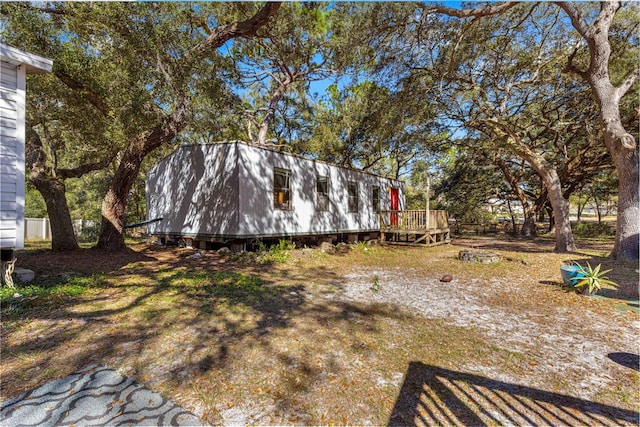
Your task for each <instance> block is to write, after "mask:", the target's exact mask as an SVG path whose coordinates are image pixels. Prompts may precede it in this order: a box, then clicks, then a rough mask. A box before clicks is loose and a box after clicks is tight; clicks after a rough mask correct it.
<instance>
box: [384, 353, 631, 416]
mask: <svg viewBox="0 0 640 427" xmlns="http://www.w3.org/2000/svg"><path fill="white" fill-rule="evenodd" d="M638 421H639V414H638V412H635V411H630V410H627V409H622V408H617V407H613V406H609V405H604V404H600V403H596V402H592V401H588V400H584V399H579V398H575V397H571V396H566V395H562V394H558V393H553V392H548V391H544V390H540V389H535V388H531V387H526V386H522V385H519V384H511V383H506V382H503V381H497V380H494V379H491V378H487V377H483V376H479V375H473V374H468V373H464V372H457V371H452V370H448V369H444V368H440V367H437V366H430V365H426V364H424V363H421V362H411V363H409V367H408V370H407V372H406V375H405V379H404V382H403V384H402V388H401V389H400V393H399V395H398V398H397V400H396V403H395V406H394V408H393V411H392V413H391V416H390V418H389V422H388V425H389V426H409V425H415V426H422V425H468V426H488V425H550V426H555V425H594V426H601V425H638Z"/></svg>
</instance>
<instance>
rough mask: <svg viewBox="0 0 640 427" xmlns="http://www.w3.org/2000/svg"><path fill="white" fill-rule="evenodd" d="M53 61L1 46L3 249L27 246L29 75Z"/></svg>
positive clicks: (0, 244) (0, 236)
mask: <svg viewBox="0 0 640 427" xmlns="http://www.w3.org/2000/svg"><path fill="white" fill-rule="evenodd" d="M52 65H53V62H52V61H51V60H50V59H47V58H44V57H41V56H38V55H34V54H32V53H29V52H25V51H23V50H20V49H18V48H15V47H13V46H9V45H6V44H4V43H0V248H3V249H4V248H6V249H22V248H23V246H24V193H25V190H24V184H25V182H24V181H25V164H24V162H25V147H24V144H25V140H24V138H25V102H26V75H27V73H38V72H48V71H51V68H52Z"/></svg>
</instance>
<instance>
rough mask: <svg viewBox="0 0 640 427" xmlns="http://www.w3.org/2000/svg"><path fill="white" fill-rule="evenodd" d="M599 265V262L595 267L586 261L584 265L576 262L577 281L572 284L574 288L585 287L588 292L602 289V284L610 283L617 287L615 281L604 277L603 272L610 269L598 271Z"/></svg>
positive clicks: (605, 272)
mask: <svg viewBox="0 0 640 427" xmlns="http://www.w3.org/2000/svg"><path fill="white" fill-rule="evenodd" d="M600 267H601V264H598V265H597V266H596V267H595V268H593V267H591V264H589V263H588V262H587V266H586V267H585V266H583V265H580V264H578V274H577V277H578V279H579V281H577V282H576V283H575V284H574V285H573V286H574V287H575V288H576V289H582V288H586V289H588V291H589V293H590V294H592V293H596V292H597V291H599V290H600V289H602V286H603V285H611V286H613V287H616V288H617V287H618V284H617V283H615V282H614V281H612V280H609V279H607V278H606V277H605V274H607V273H608V272H610V271H611V270H603V271H600Z"/></svg>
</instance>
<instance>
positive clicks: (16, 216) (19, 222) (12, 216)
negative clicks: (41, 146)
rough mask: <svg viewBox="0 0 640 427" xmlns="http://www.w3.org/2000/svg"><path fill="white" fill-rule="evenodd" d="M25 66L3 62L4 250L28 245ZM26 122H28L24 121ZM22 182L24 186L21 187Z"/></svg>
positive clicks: (0, 216) (0, 241)
mask: <svg viewBox="0 0 640 427" xmlns="http://www.w3.org/2000/svg"><path fill="white" fill-rule="evenodd" d="M24 80H25V73H24V67H21V68H20V67H17V66H16V65H14V64H9V63H6V62H1V63H0V172H1V174H0V247H2V248H13V249H20V248H22V247H23V246H24V239H23V233H24V218H23V217H24V125H23V124H21V123H19V122H21V121H22V122H23V121H24V85H25V83H24ZM23 123H24V122H23ZM19 183H21V185H20V184H19Z"/></svg>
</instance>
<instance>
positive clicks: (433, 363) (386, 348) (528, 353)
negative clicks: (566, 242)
mask: <svg viewBox="0 0 640 427" xmlns="http://www.w3.org/2000/svg"><path fill="white" fill-rule="evenodd" d="M579 246H580V251H579V252H577V253H575V254H570V255H567V254H554V253H552V252H551V249H552V247H553V242H552V241H550V240H549V239H544V238H539V239H535V240H521V239H509V238H500V239H496V238H482V237H473V238H466V239H455V240H454V244H452V245H446V246H440V247H434V248H405V247H402V248H400V247H374V246H365V245H359V246H356V245H353V246H351V247H349V248H348V249H346V250H345V251H344V252H342V253H338V254H335V255H327V254H324V253H322V252H320V251H318V250H316V249H302V250H295V251H292V252H291V253H290V257H289V259H288V260H287V261H285V262H283V263H274V264H261V263H259V262H256V259H255V257H253V256H251V255H221V254H217V253H215V252H200V255H199V256H197V257H191V255H193V254H194V253H195V251H194V250H190V249H178V248H164V247H158V246H150V245H145V244H138V245H134V246H132V249H131V251H129V252H127V253H124V254H118V255H113V254H104V253H100V252H97V251H94V250H83V251H80V252H77V253H71V254H64V255H55V256H54V255H52V254H51V253H49V252H48V251H31V252H25V253H23V254H20V256H19V259H20V263H21V266H23V267H28V268H32V269H34V270H35V271H36V273H37V274H38V276H39V277H40V278H43V277H44V278H45V279H46V280H49V281H56V280H66V279H67V278H69V277H74V276H80V277H84V276H88V277H94V278H95V280H99V281H100V283H101V284H100V286H97V287H96V288H94V289H91V290H90V292H88V293H86V294H83V295H82V296H80V297H74V298H67V299H64V298H63V299H57V300H56V301H55V302H53V303H52V302H50V301H49V302H47V301H39V302H38V301H33V302H32V303H31V305H30V306H29V307H27V308H24V311H22V312H20V313H18V314H15V313H13V314H11V313H9V311H7V310H9V309H10V308H11V307H10V306H9V307H8V306H7V305H6V304H5V306H4V307H3V308H2V309H3V317H2V360H3V361H2V365H1V366H0V375H1V379H2V390H1V392H2V393H1V394H2V399H6V398H7V397H13V396H15V395H16V394H18V393H20V392H22V391H26V390H27V389H30V388H33V387H35V386H37V385H39V384H41V383H42V382H44V381H45V380H48V379H51V378H58V377H63V376H65V375H68V374H69V373H70V372H72V371H73V370H77V369H81V368H82V367H84V366H86V365H88V364H91V363H94V364H103V365H107V366H110V367H113V368H116V369H119V370H120V371H122V372H123V373H125V374H128V375H133V376H135V377H136V378H137V379H139V380H140V381H142V382H144V383H145V384H146V385H148V386H149V387H151V388H153V389H154V390H156V391H159V392H161V393H163V394H164V395H166V396H167V397H170V398H172V399H175V400H176V401H177V402H178V403H179V404H181V405H183V406H184V407H185V408H187V409H189V410H192V411H193V412H194V413H196V414H197V415H198V416H200V417H201V418H202V419H203V422H207V423H211V424H227V425H228V424H305V425H319V424H323V425H332V424H341V425H344V424H357V425H381V424H388V425H406V424H412V425H433V424H439V425H481V424H482V425H487V424H515V425H531V424H540V425H558V424H569V425H620V424H623V425H637V424H638V409H639V408H640V393H639V385H640V382H639V381H640V379H639V376H638V369H639V368H638V357H639V356H638V355H639V354H640V348H639V340H638V338H640V316H639V315H638V301H637V299H638V270H637V268H638V266H637V265H631V264H614V263H613V262H612V261H611V260H609V259H607V258H605V255H606V254H607V252H608V251H610V249H611V244H610V242H593V241H589V242H587V241H585V242H579ZM469 247H472V248H482V249H487V250H491V251H495V252H496V253H498V254H500V255H501V256H502V257H503V260H502V261H500V262H499V263H497V264H486V265H485V264H477V263H467V262H462V261H459V260H458V259H457V254H458V252H459V251H460V250H461V249H464V248H469ZM568 260H573V261H579V262H584V261H589V262H590V263H591V264H592V265H593V264H598V263H602V265H603V267H604V268H607V269H609V268H611V269H613V271H612V272H611V273H609V276H610V278H611V279H613V280H615V281H616V282H618V283H619V284H620V287H619V288H618V289H613V288H610V289H605V290H604V291H603V292H602V293H601V295H600V296H597V297H586V296H584V295H578V294H576V293H575V292H571V291H568V290H567V289H566V288H564V287H562V286H561V283H560V280H561V279H560V273H559V266H560V265H561V264H562V262H564V261H568ZM444 275H451V276H452V280H451V281H450V282H441V281H440V279H441V278H442V276H444ZM36 302H37V303H36ZM8 313H9V314H11V315H10V316H9V315H8Z"/></svg>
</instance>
